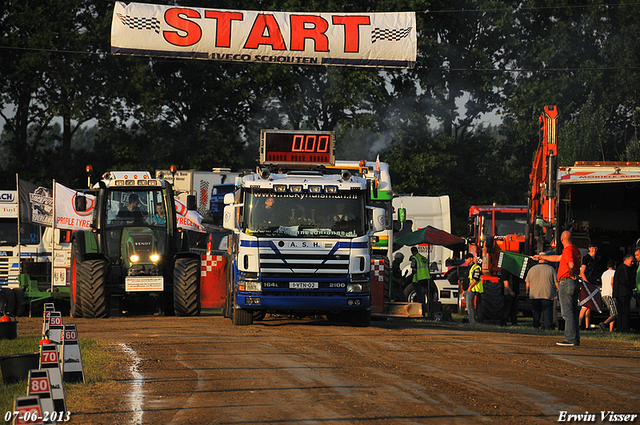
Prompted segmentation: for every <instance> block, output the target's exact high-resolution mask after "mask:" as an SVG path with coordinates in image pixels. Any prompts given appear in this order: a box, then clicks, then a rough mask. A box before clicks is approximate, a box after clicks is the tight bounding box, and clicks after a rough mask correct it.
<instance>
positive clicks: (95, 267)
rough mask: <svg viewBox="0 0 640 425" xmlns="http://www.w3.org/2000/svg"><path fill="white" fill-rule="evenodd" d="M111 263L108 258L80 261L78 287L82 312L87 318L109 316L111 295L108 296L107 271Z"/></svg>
mask: <svg viewBox="0 0 640 425" xmlns="http://www.w3.org/2000/svg"><path fill="white" fill-rule="evenodd" d="M108 269H109V265H108V264H107V261H106V260H102V259H97V260H87V261H83V262H82V263H80V267H79V270H78V280H77V282H76V288H78V287H79V288H80V290H79V291H78V293H77V294H76V295H77V296H79V299H80V304H81V305H82V314H83V316H84V317H87V318H96V319H98V318H100V319H101V318H107V317H109V313H110V312H111V311H110V309H109V297H108V296H107V271H108Z"/></svg>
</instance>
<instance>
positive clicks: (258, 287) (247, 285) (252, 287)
mask: <svg viewBox="0 0 640 425" xmlns="http://www.w3.org/2000/svg"><path fill="white" fill-rule="evenodd" d="M244 290H245V291H247V292H262V283H261V282H246V281H245V282H244Z"/></svg>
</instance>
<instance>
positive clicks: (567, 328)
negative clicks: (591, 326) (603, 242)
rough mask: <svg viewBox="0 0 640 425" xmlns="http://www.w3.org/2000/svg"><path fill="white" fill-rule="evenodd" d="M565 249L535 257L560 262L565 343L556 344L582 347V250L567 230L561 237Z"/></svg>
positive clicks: (560, 294)
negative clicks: (579, 274)
mask: <svg viewBox="0 0 640 425" xmlns="http://www.w3.org/2000/svg"><path fill="white" fill-rule="evenodd" d="M560 242H561V243H562V246H563V247H564V248H563V249H562V254H553V255H545V254H538V255H534V256H533V259H534V260H539V259H543V260H545V261H552V262H558V263H559V265H558V281H559V283H558V298H559V300H560V311H561V313H562V318H563V319H564V341H562V342H556V344H557V345H560V346H563V347H574V346H579V345H580V328H579V327H578V317H579V314H580V310H579V308H578V297H579V296H580V282H578V275H577V272H578V270H580V250H579V249H578V247H576V246H575V245H574V244H573V242H572V240H571V232H569V231H567V230H565V231H564V232H562V235H561V236H560Z"/></svg>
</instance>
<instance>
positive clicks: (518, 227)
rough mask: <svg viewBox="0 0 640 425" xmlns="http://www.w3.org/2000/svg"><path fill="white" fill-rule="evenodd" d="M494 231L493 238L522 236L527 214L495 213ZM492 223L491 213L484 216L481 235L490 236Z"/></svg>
mask: <svg viewBox="0 0 640 425" xmlns="http://www.w3.org/2000/svg"><path fill="white" fill-rule="evenodd" d="M495 214H496V215H495V217H496V218H495V226H496V227H495V229H494V232H493V235H494V236H506V235H524V230H525V226H526V224H527V214H526V213H521V214H516V213H504V212H499V211H496V213H495ZM492 222H493V220H492V217H491V213H490V212H489V213H486V214H484V226H483V229H482V230H483V233H484V235H485V236H492V232H491V223H492Z"/></svg>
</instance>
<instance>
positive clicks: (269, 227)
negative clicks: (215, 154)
mask: <svg viewBox="0 0 640 425" xmlns="http://www.w3.org/2000/svg"><path fill="white" fill-rule="evenodd" d="M260 139H261V140H260V166H259V168H258V169H257V170H256V172H252V173H249V174H246V175H244V176H242V177H241V179H240V182H239V184H238V187H237V190H236V191H235V193H229V194H227V195H226V196H225V204H226V205H225V209H224V217H223V225H224V227H225V228H227V229H230V230H232V231H233V238H232V246H231V247H230V252H231V253H232V254H231V256H232V266H231V267H229V270H230V272H229V276H228V279H227V284H228V297H227V309H226V311H227V312H228V315H229V316H230V317H231V318H232V321H233V323H234V324H235V325H250V324H251V323H253V318H254V315H256V316H259V315H260V314H265V313H278V314H291V315H295V316H298V317H302V316H305V315H325V316H326V317H327V318H328V319H329V320H336V321H348V322H349V323H350V324H351V325H352V326H368V325H369V322H370V317H371V288H370V285H371V282H370V267H371V261H370V252H371V247H372V243H373V242H374V239H373V233H374V232H377V231H380V230H382V229H384V226H385V211H384V210H383V209H382V208H376V207H373V206H371V205H370V190H369V189H368V184H369V183H367V180H366V179H364V178H362V177H359V176H356V175H353V174H351V173H350V172H349V171H346V170H345V171H341V170H336V169H331V168H328V167H329V166H333V165H335V154H334V146H335V133H334V132H318V131H287V130H263V131H262V132H261V135H260Z"/></svg>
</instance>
